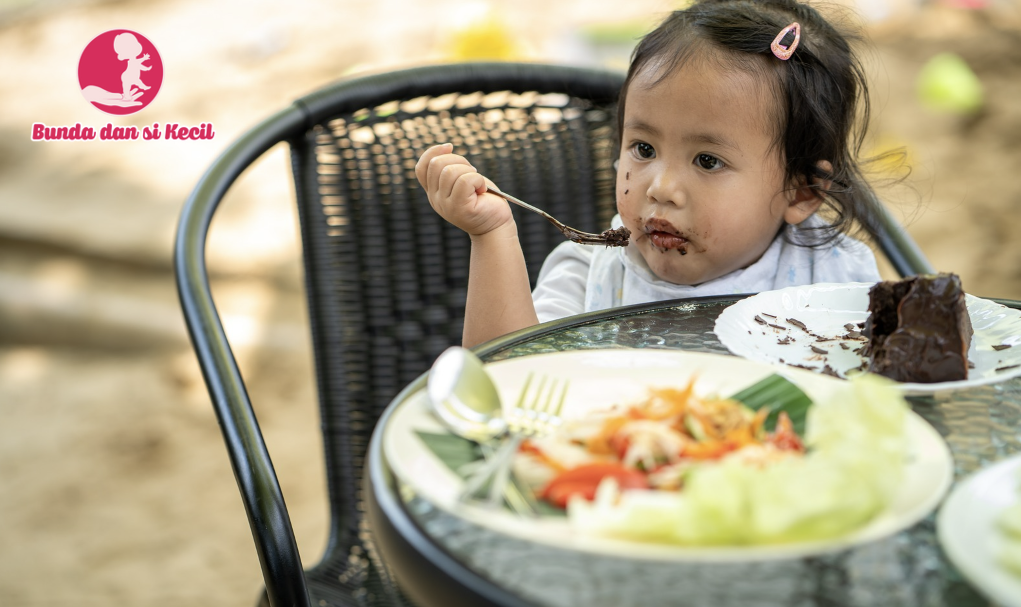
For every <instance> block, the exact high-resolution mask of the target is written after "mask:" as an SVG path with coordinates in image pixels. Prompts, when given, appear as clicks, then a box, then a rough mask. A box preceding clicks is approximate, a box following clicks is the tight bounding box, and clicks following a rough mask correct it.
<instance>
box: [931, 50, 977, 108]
mask: <svg viewBox="0 0 1021 607" xmlns="http://www.w3.org/2000/svg"><path fill="white" fill-rule="evenodd" d="M918 97H919V99H920V100H921V102H922V104H923V105H925V106H926V107H928V108H929V109H932V110H936V111H939V112H949V113H952V114H974V113H975V112H977V111H979V110H980V109H982V101H983V99H982V98H983V94H982V82H981V81H980V80H979V79H978V76H976V75H975V72H973V71H972V70H971V67H969V66H968V64H967V62H965V61H964V59H962V58H961V57H960V56H958V55H955V54H954V53H940V54H938V55H936V56H935V57H933V58H932V59H930V60H929V61H928V62H927V63H926V64H925V65H924V66H923V67H922V71H921V72H920V73H919V74H918Z"/></svg>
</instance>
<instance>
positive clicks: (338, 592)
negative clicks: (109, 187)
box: [174, 63, 930, 606]
mask: <svg viewBox="0 0 1021 607" xmlns="http://www.w3.org/2000/svg"><path fill="white" fill-rule="evenodd" d="M622 81H623V77H622V75H621V74H616V73H607V72H601V71H594V70H587V69H579V68H565V67H555V66H546V65H537V64H507V63H500V64H482V63H477V64H464V65H449V66H436V67H423V68H417V69H410V70H405V71H400V72H394V73H388V74H381V75H376V76H369V77H363V78H358V79H353V80H348V81H344V82H340V83H338V84H336V85H333V86H331V87H328V88H326V89H323V90H321V91H319V92H316V93H313V94H311V95H309V96H306V97H303V98H302V99H299V100H298V101H296V102H295V103H294V104H293V105H292V106H290V107H288V108H287V109H285V110H284V111H282V112H280V113H278V114H276V115H274V116H272V117H270V118H268V119H267V120H265V121H264V122H262V123H261V124H259V125H257V126H256V127H255V128H253V129H252V130H251V131H249V132H248V133H247V134H245V135H244V136H243V137H242V138H241V139H239V140H238V141H237V142H235V143H234V144H233V145H231V146H230V147H229V148H228V149H227V150H226V151H225V152H224V154H223V155H222V156H221V157H220V158H219V159H218V160H217V161H216V163H215V164H214V165H213V166H212V167H211V168H210V169H209V171H208V172H207V173H206V174H205V175H204V176H203V178H202V180H201V181H200V182H199V184H198V186H197V187H196V189H195V191H194V192H193V193H192V195H191V197H190V198H189V199H188V201H187V203H186V205H185V208H184V210H183V213H182V216H181V221H180V225H179V227H178V232H177V240H176V250H175V257H174V262H175V269H176V273H177V283H178V289H179V293H180V298H181V303H182V306H183V309H184V314H185V318H186V321H187V324H188V329H189V332H190V334H191V338H192V341H193V344H194V347H195V350H196V353H197V355H198V359H199V362H200V365H201V367H202V370H203V373H204V376H205V379H206V383H207V385H208V388H209V393H210V395H211V397H212V401H213V405H214V407H215V408H216V412H217V415H218V417H219V421H220V425H221V428H222V430H223V435H224V439H225V441H226V443H227V449H228V454H229V457H230V459H231V464H232V466H233V469H234V474H235V477H236V479H237V482H238V486H239V488H240V491H241V494H242V497H243V500H244V504H245V508H246V510H247V513H248V517H249V523H250V525H251V528H252V533H253V535H254V538H255V544H256V549H257V551H258V553H259V558H260V561H261V563H262V569H263V575H264V578H265V581H266V592H265V594H264V596H263V603H268V604H270V605H273V606H279V605H323V606H325V605H407V604H410V603H409V602H408V601H407V600H406V599H405V598H404V597H403V596H402V595H401V593H400V591H399V590H398V589H397V588H396V586H395V585H394V584H393V583H392V582H391V581H390V579H389V577H388V575H387V568H386V566H385V565H383V564H382V563H380V562H379V559H378V558H374V553H373V552H372V550H371V548H372V544H371V542H369V541H367V539H368V538H367V525H366V522H365V517H364V510H365V508H364V504H362V503H361V499H362V498H361V494H360V491H361V486H362V485H361V483H362V469H363V460H364V456H365V453H366V448H367V444H368V441H369V438H370V435H371V433H372V430H373V427H374V425H375V422H376V420H377V419H378V418H379V416H380V414H381V413H382V411H383V410H384V408H385V407H386V406H387V404H388V403H389V402H390V400H391V399H392V398H393V397H394V396H395V395H396V394H397V392H398V391H399V390H400V389H401V388H402V387H404V386H405V385H407V384H408V383H410V382H411V381H412V380H414V379H415V378H416V377H417V376H419V375H420V374H421V373H423V372H424V371H426V370H427V369H428V367H429V365H430V364H431V362H432V361H433V359H434V358H435V357H436V355H438V354H439V353H440V352H441V351H443V350H444V349H445V348H446V347H448V346H450V345H453V344H458V343H460V339H461V330H462V323H463V314H464V302H465V291H466V282H467V276H468V265H467V264H468V252H469V242H468V239H467V237H466V236H465V235H464V234H463V233H461V232H460V231H459V230H457V229H456V228H454V227H452V226H450V225H448V224H446V223H445V222H443V221H442V220H441V219H440V218H439V217H438V216H437V215H436V214H435V213H433V212H432V210H431V209H430V207H429V204H428V201H427V198H426V196H425V195H424V193H423V192H422V190H421V189H420V188H419V187H418V183H417V181H416V179H415V175H414V165H415V162H416V160H417V158H418V157H419V155H420V154H421V153H422V151H423V150H424V149H425V148H426V147H428V146H430V145H432V144H434V143H440V142H444V141H451V142H453V143H454V144H455V146H456V149H458V150H459V151H462V152H465V153H466V154H467V155H468V156H469V157H470V158H471V161H472V163H473V164H474V165H475V166H476V167H478V168H479V170H480V171H481V172H482V173H483V174H485V175H487V176H490V177H491V178H493V180H494V181H496V182H497V183H499V184H500V186H501V187H502V188H505V189H506V190H507V191H508V192H513V193H514V194H516V195H519V196H520V197H521V198H524V199H525V200H528V201H529V202H532V203H534V204H536V205H537V206H539V207H541V208H544V209H547V210H548V211H549V212H550V213H551V214H552V215H554V216H555V217H558V218H560V219H562V220H563V221H564V222H565V223H567V224H569V225H571V226H574V227H577V228H580V229H582V230H586V231H590V232H598V231H601V229H603V228H605V227H606V226H607V225H608V223H609V219H610V217H611V216H612V215H613V213H614V171H613V169H612V162H613V151H614V150H613V138H614V137H613V135H614V130H615V126H614V120H615V117H614V111H615V99H616V96H617V93H618V90H619V88H620V85H621V83H622ZM281 141H286V142H287V143H288V144H289V145H290V148H291V154H292V159H293V169H294V178H295V184H296V191H297V202H298V208H299V216H300V220H301V232H302V239H303V247H304V261H305V277H306V286H307V295H308V305H309V316H310V319H311V329H312V340H313V345H314V348H315V361H316V377H317V381H318V392H319V401H320V407H321V414H322V428H323V432H324V437H323V438H324V444H325V451H326V453H325V455H326V470H327V476H328V486H329V496H330V515H331V528H330V539H329V542H328V546H327V549H326V553H325V554H324V555H323V557H322V559H321V561H320V562H319V564H318V565H316V566H314V567H312V568H311V569H309V570H307V571H304V570H303V568H302V563H301V560H300V558H299V556H298V551H297V547H296V545H295V541H294V536H293V533H292V530H291V525H290V520H289V518H288V514H287V509H286V507H285V505H284V502H283V498H282V496H281V493H280V488H279V484H278V482H277V478H276V475H275V472H274V470H273V466H272V463H271V461H270V458H269V455H268V453H267V451H266V447H265V444H264V442H263V439H262V435H261V432H260V430H259V425H258V422H257V420H256V419H255V415H254V413H253V411H252V408H251V404H250V402H249V399H248V395H247V392H246V390H245V386H244V382H243V380H242V378H241V376H240V373H239V371H238V368H237V365H236V363H235V360H234V357H233V354H232V353H231V350H230V346H229V344H228V343H227V340H226V337H225V335H224V332H223V328H222V326H221V323H220V320H219V317H218V315H217V311H216V308H215V306H214V304H213V300H212V296H211V294H210V290H209V284H208V278H207V274H206V268H205V257H204V250H205V240H206V234H207V231H208V227H209V224H210V220H211V218H212V215H213V212H214V211H215V210H216V208H217V205H218V204H219V202H220V200H221V198H222V197H223V195H224V193H225V192H226V191H227V189H228V188H229V187H230V185H231V184H232V183H233V181H234V180H235V179H236V178H237V177H238V175H239V174H240V173H241V172H242V171H244V169H245V168H246V167H247V166H249V165H250V164H251V163H252V162H253V161H254V160H255V159H257V158H258V157H259V156H261V155H262V154H263V153H264V152H265V151H266V150H268V149H269V148H270V147H272V146H273V145H274V144H276V143H278V142H281ZM514 211H515V214H516V216H517V220H518V222H519V226H521V229H520V234H521V238H522V245H523V246H524V249H525V257H526V259H527V260H528V264H529V265H528V269H529V275H530V276H531V278H532V280H533V281H534V279H535V276H536V275H537V273H538V269H539V265H540V264H541V262H542V260H543V259H544V258H545V256H546V254H547V253H548V252H549V251H550V250H552V248H553V247H554V246H556V245H557V244H558V243H559V242H561V241H562V236H560V234H559V233H558V232H556V231H555V229H554V228H553V227H552V226H550V225H549V224H548V223H546V222H545V220H543V219H542V218H540V217H538V216H535V215H532V214H528V213H521V212H519V210H518V209H517V208H515V209H514ZM880 218H881V219H882V221H881V222H880V227H879V228H877V229H876V231H877V234H876V235H875V237H876V239H877V241H878V242H879V243H880V245H881V247H882V249H883V250H884V251H885V252H886V254H887V256H888V257H889V258H890V260H891V262H892V263H893V265H894V266H895V267H896V269H897V270H898V271H899V272H900V273H901V274H902V275H907V274H914V273H918V272H924V271H930V268H929V266H928V263H927V262H926V261H925V259H924V258H923V257H922V256H921V254H920V253H919V251H918V249H917V248H916V247H915V246H914V244H913V243H912V242H911V241H910V239H909V238H907V236H906V235H905V234H904V233H903V232H902V231H901V230H900V228H899V227H897V226H896V224H895V223H894V222H893V221H892V220H891V219H890V217H889V216H888V215H887V214H885V212H883V213H881V214H880ZM465 576H467V577H465V578H464V579H460V580H458V581H459V582H462V583H464V584H465V585H466V586H468V587H470V588H474V589H475V593H474V594H470V593H469V594H468V595H466V596H468V597H469V599H466V600H472V601H473V604H487V601H486V598H485V597H486V596H492V593H493V592H498V589H492V588H488V589H487V587H486V586H485V584H486V582H485V581H484V580H481V579H473V578H471V574H470V572H467V571H466V572H465ZM480 588H481V590H479V589H480ZM487 593H488V594H487ZM476 599H477V600H476ZM511 603H513V601H511ZM466 604H467V603H466Z"/></svg>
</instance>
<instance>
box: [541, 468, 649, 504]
mask: <svg viewBox="0 0 1021 607" xmlns="http://www.w3.org/2000/svg"><path fill="white" fill-rule="evenodd" d="M606 477H612V478H614V479H615V480H616V481H617V484H618V485H619V486H620V488H621V489H648V488H649V481H648V479H646V477H645V474H644V473H643V472H642V471H640V470H633V469H631V468H626V467H625V466H624V465H623V464H620V463H616V462H597V463H593V464H585V465H582V466H578V467H577V468H571V469H570V470H567V471H565V472H561V473H560V474H558V475H557V476H555V477H553V480H551V481H550V482H549V484H547V485H546V487H545V488H544V489H543V490H542V493H540V497H542V499H544V500H546V501H548V502H549V503H551V504H553V505H554V506H556V507H558V508H566V507H567V501H568V500H569V499H570V498H571V496H572V495H578V496H581V497H582V498H584V499H587V500H589V501H591V500H593V499H594V498H595V496H596V489H597V488H598V487H599V483H601V482H602V481H603V479H604V478H606Z"/></svg>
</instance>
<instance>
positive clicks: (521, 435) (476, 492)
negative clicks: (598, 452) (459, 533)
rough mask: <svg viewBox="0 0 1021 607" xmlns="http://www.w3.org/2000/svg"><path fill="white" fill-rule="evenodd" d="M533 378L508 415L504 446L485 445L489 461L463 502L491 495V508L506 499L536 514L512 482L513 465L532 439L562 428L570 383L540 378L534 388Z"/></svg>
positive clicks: (529, 499) (468, 486) (529, 498)
mask: <svg viewBox="0 0 1021 607" xmlns="http://www.w3.org/2000/svg"><path fill="white" fill-rule="evenodd" d="M533 379H534V374H532V373H529V374H528V377H527V378H526V379H525V385H524V387H523V388H522V389H521V395H520V396H519V397H518V401H517V403H516V404H515V406H514V407H512V408H510V409H508V410H507V411H505V412H504V419H505V420H506V422H507V434H506V435H504V437H503V438H502V441H503V442H502V443H501V445H500V447H499V448H497V449H496V450H495V451H493V450H492V449H491V447H489V446H487V445H484V446H483V455H484V456H485V458H486V461H485V463H483V464H482V465H481V466H479V467H478V469H477V470H476V471H475V472H474V473H473V474H472V475H471V476H470V477H469V478H468V479H467V480H466V481H465V488H464V492H463V493H462V494H461V499H462V500H473V499H480V497H481V494H482V493H487V496H486V497H485V499H484V500H483V502H484V503H486V504H487V505H488V506H490V507H497V506H499V504H500V500H501V497H502V498H503V499H506V500H507V502H508V504H509V505H510V506H511V508H513V509H514V510H515V511H516V512H517V513H518V514H526V515H534V514H535V513H536V511H537V509H536V505H535V498H534V497H532V495H531V494H530V493H529V492H527V491H525V492H522V491H520V490H519V489H518V487H517V485H516V484H514V483H512V482H510V477H511V465H512V463H513V460H514V454H515V453H517V451H518V449H519V448H520V447H521V442H522V441H524V440H525V439H526V438H529V437H532V436H542V435H545V434H549V433H550V432H553V431H554V430H555V429H556V428H557V426H559V425H560V423H561V419H560V413H561V411H562V410H563V406H564V400H565V399H566V397H567V387H568V382H567V380H556V379H554V380H552V381H547V378H546V377H545V376H543V377H540V378H539V381H538V385H537V386H536V387H534V388H532V380H533ZM487 485H488V492H487V491H486V487H487Z"/></svg>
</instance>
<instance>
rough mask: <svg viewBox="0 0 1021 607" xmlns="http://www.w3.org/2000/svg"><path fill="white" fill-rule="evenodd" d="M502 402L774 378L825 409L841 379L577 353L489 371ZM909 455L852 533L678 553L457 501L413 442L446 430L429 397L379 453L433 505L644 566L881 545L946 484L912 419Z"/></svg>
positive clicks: (687, 358)
mask: <svg viewBox="0 0 1021 607" xmlns="http://www.w3.org/2000/svg"><path fill="white" fill-rule="evenodd" d="M486 368H487V369H488V371H489V373H490V375H491V376H492V378H493V380H494V382H495V383H496V386H497V389H498V391H499V392H500V398H501V400H503V401H504V402H514V400H515V399H516V397H517V395H518V393H519V392H520V390H521V387H522V386H523V384H524V381H525V379H526V377H527V375H528V374H529V373H531V372H536V373H541V374H545V375H547V376H549V377H556V378H561V379H568V380H570V390H569V391H568V394H567V400H566V401H565V403H564V409H563V416H564V417H565V418H569V417H575V416H579V415H582V414H584V413H585V412H586V411H589V410H592V409H601V408H606V407H608V406H610V405H612V404H614V403H627V402H634V401H635V399H636V398H640V397H641V395H643V394H645V393H646V392H647V389H648V388H649V387H653V386H655V387H676V388H683V387H685V386H686V385H687V383H688V380H689V378H691V377H692V376H696V377H697V378H698V380H697V384H696V390H698V392H699V393H703V394H705V393H718V394H722V395H729V394H733V393H735V392H738V391H739V390H741V389H742V388H744V387H747V386H748V385H750V384H752V383H755V382H756V381H758V380H760V379H762V378H764V377H766V376H768V375H770V374H772V373H778V372H779V373H781V374H783V375H784V376H785V377H787V378H788V379H790V380H791V381H793V382H794V383H796V384H797V385H798V386H799V387H800V388H801V389H802V390H804V391H805V393H806V394H808V395H809V397H811V398H812V399H813V401H815V402H823V401H825V400H826V399H827V397H828V395H829V394H831V393H832V391H833V390H834V389H839V388H841V387H842V385H843V382H841V381H840V380H837V379H834V378H831V377H826V376H824V375H819V374H816V373H811V372H808V371H799V370H797V369H779V370H778V369H776V368H775V367H770V366H769V365H765V364H762V363H757V362H753V361H748V360H743V359H741V358H736V357H733V356H725V355H719V354H703V353H696V352H681V351H670V350H579V351H573V352H558V353H554V354H542V355H536V356H526V357H521V358H513V359H509V360H505V361H500V362H496V363H492V364H489V365H487V367H486ZM907 430H908V440H909V444H910V449H911V451H910V452H911V457H910V458H909V461H908V462H907V463H906V466H905V471H904V482H903V484H902V486H901V487H900V492H899V493H898V495H897V496H896V498H895V499H894V501H893V503H892V504H891V505H890V507H889V508H888V509H887V511H885V512H883V513H881V514H879V515H878V516H877V517H876V518H874V519H873V520H872V521H871V522H869V523H868V524H866V525H865V526H863V527H861V528H859V529H858V530H856V531H854V532H852V533H850V534H848V535H846V536H844V537H842V538H838V539H834V540H827V541H819V542H804V543H798V544H784V545H777V546H745V547H711V548H710V547H697V548H692V547H678V546H669V545H656V544H644V543H636V542H628V541H623V540H611V539H603V538H591V537H579V536H576V535H574V534H572V533H571V529H570V527H569V526H568V522H567V519H566V518H564V517H546V518H542V517H540V518H539V519H535V520H532V519H523V518H521V517H519V516H516V515H514V514H513V513H511V512H505V511H498V512H494V511H492V510H489V509H485V508H482V507H477V506H473V505H470V504H463V503H460V502H459V501H458V496H459V495H460V493H461V491H462V488H463V482H462V480H461V479H460V478H459V477H458V476H457V475H456V474H454V473H453V472H451V471H450V470H449V469H448V468H447V467H446V466H445V465H444V464H443V462H441V461H440V460H439V459H438V458H437V457H436V456H435V455H433V453H432V452H431V451H430V450H429V449H428V448H427V447H426V446H425V444H424V443H423V442H422V441H421V439H420V438H419V437H418V436H417V435H416V431H427V432H437V433H439V432H446V429H445V427H444V426H442V425H441V424H440V423H439V422H438V421H437V420H436V418H435V417H434V416H433V415H432V414H431V412H430V408H429V403H428V399H427V396H426V394H425V391H419V392H417V393H415V394H413V395H411V396H410V397H409V398H408V399H407V400H406V401H405V402H403V403H402V404H401V406H400V407H398V409H397V410H396V411H395V412H394V414H393V417H392V418H391V420H390V422H389V424H388V425H387V427H386V429H385V432H384V435H383V450H384V454H385V456H386V458H387V461H388V462H389V464H390V466H391V467H392V469H393V470H394V473H395V474H396V475H397V477H398V479H400V480H401V481H402V482H403V483H405V484H406V485H407V486H409V487H410V488H411V489H412V490H413V491H414V492H415V493H417V494H418V495H420V496H422V497H423V498H424V499H426V500H428V501H429V502H431V503H433V504H435V505H436V506H438V507H440V508H442V509H444V510H446V511H448V512H451V513H453V514H455V515H457V516H460V517H463V518H465V519H468V520H470V521H472V522H474V523H476V524H478V525H483V526H485V527H488V528H490V529H493V530H496V531H499V532H501V533H505V534H509V535H513V536H516V537H521V538H524V539H527V540H530V541H534V542H539V543H545V544H551V545H554V546H557V547H560V548H572V549H576V550H583V551H592V552H598V553H602V554H609V555H612V556H621V557H628V558H640V559H660V560H662V559H668V560H687V561H692V560H700V561H749V560H769V559H778V558H793V557H800V556H806V555H810V554H820V553H824V552H830V551H834V550H839V549H841V548H846V547H848V546H852V545H856V544H861V543H864V542H869V541H873V540H877V539H880V538H883V537H886V536H888V535H891V534H893V533H895V532H897V531H899V530H901V529H904V528H906V527H909V526H911V525H913V524H914V523H915V522H917V521H918V520H920V519H921V518H922V517H924V516H926V515H927V514H928V513H929V512H931V511H932V510H933V509H934V508H935V507H936V505H937V504H938V503H939V500H940V499H942V497H943V494H944V493H945V492H946V490H947V488H948V487H949V486H950V481H951V479H952V477H953V460H952V459H951V456H950V451H949V450H948V448H947V446H946V443H945V442H944V441H943V439H942V437H940V436H939V434H938V433H937V432H936V430H935V429H933V428H932V426H930V425H929V424H927V423H926V422H925V421H923V420H922V418H920V417H918V416H917V415H916V414H914V413H911V414H910V415H909V416H908V424H907Z"/></svg>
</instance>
